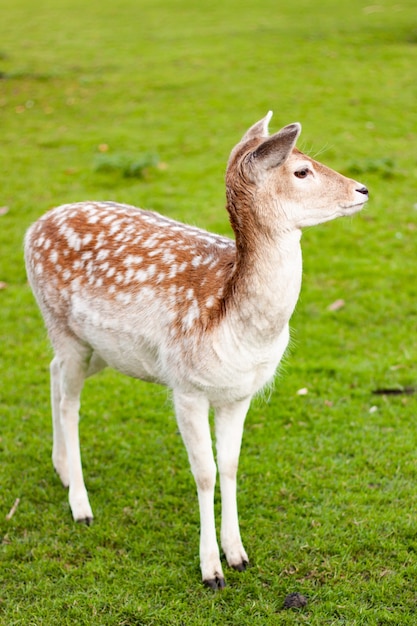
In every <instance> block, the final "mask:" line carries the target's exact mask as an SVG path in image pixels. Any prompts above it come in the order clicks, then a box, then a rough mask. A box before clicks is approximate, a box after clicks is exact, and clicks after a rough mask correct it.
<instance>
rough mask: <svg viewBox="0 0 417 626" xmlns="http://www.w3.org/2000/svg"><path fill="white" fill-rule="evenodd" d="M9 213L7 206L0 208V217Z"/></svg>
mask: <svg viewBox="0 0 417 626" xmlns="http://www.w3.org/2000/svg"><path fill="white" fill-rule="evenodd" d="M8 211H9V207H8V206H0V215H6V213H8Z"/></svg>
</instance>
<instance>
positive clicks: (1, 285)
mask: <svg viewBox="0 0 417 626" xmlns="http://www.w3.org/2000/svg"><path fill="white" fill-rule="evenodd" d="M7 286H8V285H7V283H4V282H3V281H1V280H0V289H6V287H7Z"/></svg>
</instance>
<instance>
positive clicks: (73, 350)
mask: <svg viewBox="0 0 417 626" xmlns="http://www.w3.org/2000/svg"><path fill="white" fill-rule="evenodd" d="M271 117H272V112H271V111H270V112H269V113H268V114H267V115H266V117H264V118H263V119H261V120H260V121H258V122H257V123H255V124H254V125H253V126H251V127H250V128H249V130H248V131H247V132H246V133H245V134H244V136H243V138H242V139H241V141H240V142H239V143H238V144H237V145H236V146H235V147H234V148H233V150H232V151H231V154H230V157H229V160H228V164H227V169H226V176H225V182H226V209H227V211H228V214H229V219H230V224H231V227H232V229H233V232H234V235H235V238H234V240H233V239H231V238H228V237H226V236H222V235H218V234H213V233H211V232H208V231H205V230H203V229H201V228H198V227H194V226H190V225H186V224H183V223H181V222H179V221H175V220H174V219H171V218H168V217H165V216H163V215H161V214H159V213H155V212H152V211H149V210H144V209H139V208H136V207H133V206H129V205H126V204H120V203H117V202H111V201H105V202H101V201H88V202H79V203H72V204H65V205H62V206H58V207H56V208H53V209H51V210H49V211H48V212H47V213H45V214H44V215H43V216H42V217H40V218H39V219H38V221H36V222H35V223H34V224H32V226H30V227H29V229H28V231H27V233H26V236H25V261H26V268H27V275H28V280H29V283H30V286H31V288H32V290H33V293H34V296H35V299H36V301H37V303H38V305H39V308H40V311H41V313H42V315H43V318H44V322H45V326H46V329H47V333H48V336H49V340H50V343H51V345H52V348H53V353H54V355H53V359H52V362H51V364H50V378H51V405H52V421H53V446H52V461H53V466H54V468H55V470H56V472H57V473H58V476H59V477H60V479H61V481H62V483H63V485H64V486H65V487H68V488H69V505H70V508H71V512H72V516H73V518H74V520H75V521H77V522H83V523H86V524H90V523H91V522H92V520H93V513H92V509H91V506H90V502H89V498H88V494H87V490H86V487H85V483H84V478H83V470H82V462H81V453H80V441H79V409H80V394H81V390H82V388H83V384H84V381H85V379H86V378H87V377H89V376H92V375H93V374H96V373H97V372H99V371H100V370H102V369H103V368H105V367H106V366H109V367H112V368H114V369H115V370H117V371H119V372H122V373H123V374H126V375H128V376H131V377H133V378H137V379H141V380H143V381H148V382H152V383H157V384H160V385H164V386H165V387H167V388H169V389H170V390H171V393H172V398H173V405H174V410H175V415H176V420H177V424H178V429H179V432H180V433H181V436H182V439H183V441H184V444H185V447H186V450H187V453H188V458H189V463H190V467H191V471H192V474H193V476H194V479H195V483H196V488H197V497H198V505H199V514H200V548H199V557H200V567H201V574H202V580H203V583H204V584H205V585H206V586H208V587H210V588H212V589H222V588H223V587H224V586H225V578H224V574H223V569H222V565H221V561H220V550H219V546H218V542H217V536H216V526H215V517H214V493H215V484H216V478H217V471H218V473H219V478H220V494H221V528H220V543H221V548H222V551H223V553H224V555H225V558H226V561H227V564H228V566H229V567H231V568H234V569H235V570H238V571H243V570H245V569H246V568H247V566H248V564H249V558H248V555H247V553H246V550H245V548H244V547H243V543H242V540H241V535H240V529H239V521H238V509H237V487H236V475H237V469H238V462H239V455H240V449H241V441H242V435H243V429H244V422H245V417H246V414H247V412H248V410H249V406H250V403H251V399H252V398H253V396H254V395H255V394H258V393H259V392H260V391H261V390H262V389H263V388H264V387H265V386H266V385H268V384H270V383H271V381H273V379H274V376H275V373H276V370H277V367H278V365H279V363H280V361H281V359H282V357H283V355H284V352H285V351H286V348H287V345H288V342H289V338H290V331H289V321H290V318H291V316H292V313H293V311H294V308H295V306H296V303H297V300H298V297H299V293H300V288H301V277H302V255H301V245H300V241H301V232H302V229H303V228H305V227H309V226H314V225H316V224H320V223H324V222H327V221H329V220H333V219H334V218H337V217H343V216H350V215H353V214H354V213H356V212H358V211H359V210H360V209H362V207H363V206H364V204H365V203H366V202H367V200H368V190H367V188H366V187H365V186H364V185H362V184H361V183H358V182H357V181H355V180H352V179H350V178H347V177H345V176H343V175H342V174H340V173H337V172H335V171H334V170H332V169H330V168H328V167H326V166H325V165H323V164H321V163H319V162H317V161H315V160H313V159H312V158H310V157H309V156H307V155H306V154H303V153H302V152H301V151H299V150H298V148H296V142H297V139H298V137H299V135H300V132H301V125H300V124H299V123H293V124H289V125H287V126H285V127H283V128H282V129H281V130H279V131H278V132H275V133H274V134H271V135H270V134H269V130H268V128H269V122H270V120H271ZM210 409H212V410H213V413H214V426H213V428H214V435H215V441H216V443H215V448H216V460H215V456H214V452H213V447H214V446H213V443H212V437H211V427H210V420H209V411H210ZM216 461H217V462H216Z"/></svg>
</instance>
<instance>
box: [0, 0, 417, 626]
mask: <svg viewBox="0 0 417 626" xmlns="http://www.w3.org/2000/svg"><path fill="white" fill-rule="evenodd" d="M0 8H1V9H2V11H1V14H2V19H1V20H0V128H1V141H0V163H1V188H0V207H8V210H7V211H6V210H4V211H0V213H1V214H0V281H1V282H3V283H6V288H3V289H0V342H1V343H0V377H1V378H0V455H1V457H0V458H1V462H0V484H1V489H0V540H1V546H0V623H1V624H4V625H5V626H16V625H19V626H20V625H30V626H50V625H52V624H54V625H55V624H59V625H63V626H66V625H67V624H68V625H69V624H71V625H72V624H77V625H84V624H85V625H88V626H96V625H100V626H101V625H112V626H113V625H118V626H133V625H142V624H143V625H146V626H148V625H153V624H155V625H170V626H173V625H176V626H180V625H184V626H189V625H194V624H195V625H198V626H200V625H203V626H205V625H207V626H208V625H213V624H216V625H217V624H218V625H223V624H233V625H239V626H241V625H245V624H247V625H248V624H251V625H252V624H260V625H262V626H263V625H275V624H310V625H314V626H323V625H342V624H343V625H345V624H346V625H362V624H363V625H371V626H373V625H375V626H377V625H378V626H379V625H385V624H393V625H401V626H403V625H415V624H416V622H417V591H416V585H415V580H416V576H417V532H416V529H417V524H416V513H415V510H416V505H417V480H416V479H417V453H416V444H417V434H416V433H417V429H416V425H415V416H416V396H415V395H389V396H387V395H382V396H381V395H375V394H373V393H372V392H373V391H374V390H376V389H378V388H387V387H388V388H397V389H401V388H403V387H404V386H414V387H415V386H416V385H417V381H416V370H417V366H416V362H417V348H416V327H417V280H416V274H417V270H416V263H415V258H416V252H417V244H416V241H417V232H416V231H417V155H416V151H415V146H416V140H417V118H416V102H417V81H416V70H415V68H416V66H417V18H416V12H415V1H414V0H400V2H389V1H388V0H382V1H381V2H379V3H378V4H371V3H370V4H367V3H365V2H360V1H359V0H350V1H349V2H347V1H346V0H345V1H341V2H331V1H330V0H324V1H323V2H316V3H313V2H309V1H307V0H299V2H296V3H294V2H293V1H292V0H280V2H276V0H265V1H264V2H262V3H260V2H258V1H255V0H240V1H239V2H238V1H237V0H213V1H212V2H210V3H208V2H207V3H204V2H203V3H201V2H200V3H196V2H191V1H190V0H182V1H181V2H180V1H178V0H172V1H171V2H170V1H169V0H152V1H151V0H141V2H135V1H134V0H120V1H118V2H110V0H101V1H100V2H99V1H98V0H91V1H90V2H88V3H85V2H80V1H77V0H62V1H60V2H59V3H56V2H53V1H52V0H40V1H39V2H37V3H36V6H35V4H34V3H33V2H30V0H15V1H14V2H13V3H7V4H6V3H5V2H4V0H3V1H2V2H1V4H0ZM269 109H273V110H274V112H275V115H274V118H273V120H272V124H271V127H272V130H277V129H278V128H280V126H283V125H285V124H287V123H290V122H292V121H297V120H298V121H300V122H302V124H303V135H302V137H301V141H300V147H301V148H302V149H304V150H305V151H307V152H308V153H309V154H312V155H315V154H319V156H318V158H319V159H321V160H323V161H324V162H325V163H326V164H328V165H330V166H331V167H334V168H336V169H339V170H340V171H343V172H344V173H346V174H348V175H352V176H354V177H356V178H359V179H360V180H361V182H363V183H365V184H366V185H367V186H368V187H369V189H370V192H371V200H370V203H369V205H368V207H367V208H366V210H365V211H364V212H363V213H362V214H360V215H358V216H356V217H355V218H352V219H349V220H345V221H343V220H338V221H336V222H333V223H330V224H326V225H323V226H320V227H317V228H314V229H309V230H308V231H307V232H305V233H304V236H303V252H304V264H305V271H304V285H303V290H302V295H301V298H300V301H299V304H298V306H297V310H296V313H295V314H294V316H293V319H292V328H293V340H292V345H291V349H290V351H289V352H288V355H287V357H286V359H285V363H284V365H283V367H282V368H281V373H280V375H279V377H278V380H277V384H276V387H275V391H274V392H273V393H272V394H271V396H270V398H269V400H267V401H266V400H261V399H258V400H256V401H255V402H254V405H253V408H252V410H251V412H250V414H249V416H248V420H247V427H246V431H245V437H244V443H243V449H242V456H241V465H240V477H239V506H240V519H241V529H242V535H243V540H244V544H245V546H246V548H247V550H248V552H249V555H250V558H251V562H252V566H251V568H250V569H249V570H248V571H247V572H246V573H244V574H238V573H237V572H234V571H229V570H227V571H226V575H227V582H228V587H227V588H226V589H225V591H224V592H222V593H217V594H212V593H211V592H209V591H208V590H206V589H204V588H203V586H202V585H201V583H200V572H199V564H198V532H199V521H198V511H197V500H196V496H195V487H194V485H193V480H192V477H191V474H190V472H189V469H188V463H187V459H186V454H185V450H184V448H183V445H182V442H181V440H180V437H179V435H178V433H177V429H176V425H175V420H174V417H173V410H172V407H171V404H170V401H169V394H168V393H167V392H166V391H165V390H164V389H161V388H159V387H155V386H152V385H146V384H142V383H140V382H136V381H133V380H130V379H127V378H123V377H122V376H119V375H117V374H115V373H112V372H110V371H109V372H105V373H103V374H101V375H99V376H97V377H96V378H95V379H92V380H89V381H88V383H87V385H86V389H85V392H84V395H83V406H82V423H81V436H82V444H83V458H84V466H85V477H86V482H87V486H88V489H89V492H90V498H91V502H92V506H93V509H94V512H95V515H96V520H95V523H94V525H93V526H92V527H90V528H86V527H83V526H78V525H75V524H74V523H73V522H72V521H71V518H70V514H69V509H68V504H67V494H66V492H65V490H64V489H63V488H62V487H61V486H60V484H59V480H58V478H57V477H56V476H55V475H54V472H53V470H52V465H51V462H50V451H51V425H50V408H49V388H48V384H49V381H48V366H49V360H50V356H51V355H50V349H49V347H48V343H47V341H46V337H45V332H44V329H43V324H42V320H41V318H40V315H39V312H38V310H37V308H36V305H35V303H34V300H33V297H32V295H31V293H30V290H29V288H28V286H27V284H26V278H25V271H24V265H23V259H22V238H23V234H24V231H25V229H26V228H27V226H28V225H29V224H30V223H31V222H32V221H34V220H35V219H36V218H37V217H38V216H39V215H40V214H42V213H43V212H44V211H45V210H46V209H48V208H50V207H51V206H54V205H56V204H59V203H62V202H69V201H75V200H85V199H94V198H97V199H114V200H118V201H121V202H128V203H133V204H137V205H140V206H142V207H146V208H154V209H156V210H158V211H161V212H163V213H165V214H167V215H170V216H172V217H174V218H176V219H182V220H185V221H188V222H190V223H193V224H197V225H199V226H202V227H206V228H208V229H211V230H215V231H217V232H221V233H225V234H230V228H229V226H228V223H227V217H226V213H225V211H224V208H223V207H224V187H223V173H224V169H225V164H226V160H227V157H228V153H229V150H230V149H231V147H232V146H233V145H234V144H235V143H236V142H237V140H238V139H239V138H240V136H241V135H242V134H243V132H244V131H245V130H246V128H247V127H249V126H250V125H251V124H252V123H253V122H255V121H256V120H258V119H260V118H261V117H263V116H264V115H265V114H266V112H267V111H268V110H269ZM149 155H152V156H151V157H150V156H149ZM156 155H157V156H156ZM103 159H104V161H103ZM144 159H145V160H144ZM149 159H150V160H149ZM100 160H101V161H100ZM100 162H102V163H103V162H104V163H107V165H109V164H110V165H111V166H110V167H109V166H107V167H104V168H101V167H98V166H97V163H100ZM138 163H139V164H142V165H141V166H140V167H139V168H138V170H137V175H129V174H126V167H128V170H127V171H128V172H129V167H131V166H132V165H135V164H136V165H137V164H138ZM126 164H127V165H126ZM337 299H343V300H344V301H345V305H344V307H342V308H341V309H339V310H337V311H330V310H329V309H328V307H329V305H330V304H331V303H332V302H334V301H335V300H337ZM301 388H307V389H308V393H307V395H298V394H297V391H298V390H299V389H301ZM16 498H20V504H19V506H18V508H17V510H16V512H15V513H14V515H13V517H12V518H11V519H10V520H6V515H7V513H8V512H9V510H10V509H11V507H12V505H13V503H14V501H15V499H16ZM217 513H219V510H218V503H217ZM293 591H299V592H300V593H302V594H304V595H305V596H307V597H308V600H309V602H308V605H307V607H305V608H304V609H300V610H295V609H292V610H284V609H283V602H284V599H285V597H286V595H287V594H288V593H291V592H293Z"/></svg>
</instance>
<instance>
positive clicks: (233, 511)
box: [216, 398, 250, 572]
mask: <svg viewBox="0 0 417 626" xmlns="http://www.w3.org/2000/svg"><path fill="white" fill-rule="evenodd" d="M249 404H250V398H248V399H245V400H243V401H241V402H237V403H233V404H231V405H228V406H223V407H218V408H217V409H216V444H217V465H218V468H219V474H220V489H221V498H222V523H221V544H222V549H223V551H224V553H225V555H226V559H227V563H228V565H229V566H230V567H233V568H234V569H236V570H238V571H240V572H241V571H243V570H245V569H246V566H247V565H248V562H249V559H248V555H247V554H246V551H245V549H244V547H243V544H242V541H241V538H240V531H239V520H238V512H237V500H236V474H237V468H238V464H239V454H240V446H241V442H242V434H243V425H244V422H245V417H246V413H247V411H248V409H249Z"/></svg>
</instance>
